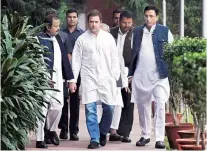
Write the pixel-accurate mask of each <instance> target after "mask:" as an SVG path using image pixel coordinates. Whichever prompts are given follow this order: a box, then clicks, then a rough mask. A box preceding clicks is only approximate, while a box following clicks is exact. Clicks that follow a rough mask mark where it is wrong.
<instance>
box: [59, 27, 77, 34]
mask: <svg viewBox="0 0 207 151" xmlns="http://www.w3.org/2000/svg"><path fill="white" fill-rule="evenodd" d="M63 31H66V32H68V33H74V32H76V31H78V32H80V33H81V29H80V28H79V27H77V26H76V28H75V30H74V31H73V32H70V31H69V30H68V28H65V29H63Z"/></svg>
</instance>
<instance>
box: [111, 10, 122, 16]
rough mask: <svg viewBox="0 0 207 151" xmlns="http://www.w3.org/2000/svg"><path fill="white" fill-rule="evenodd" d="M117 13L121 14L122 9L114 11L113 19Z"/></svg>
mask: <svg viewBox="0 0 207 151" xmlns="http://www.w3.org/2000/svg"><path fill="white" fill-rule="evenodd" d="M116 13H121V10H120V9H115V10H114V11H113V16H112V17H114V14H116Z"/></svg>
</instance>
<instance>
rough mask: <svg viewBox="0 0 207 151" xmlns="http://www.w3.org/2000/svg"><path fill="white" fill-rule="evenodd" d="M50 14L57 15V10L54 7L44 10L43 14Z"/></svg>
mask: <svg viewBox="0 0 207 151" xmlns="http://www.w3.org/2000/svg"><path fill="white" fill-rule="evenodd" d="M50 14H53V15H57V11H56V10H54V9H53V10H49V11H47V12H46V14H45V16H48V15H50Z"/></svg>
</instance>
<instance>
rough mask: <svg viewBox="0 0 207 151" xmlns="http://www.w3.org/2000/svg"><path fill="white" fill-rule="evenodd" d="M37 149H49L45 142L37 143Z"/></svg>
mask: <svg viewBox="0 0 207 151" xmlns="http://www.w3.org/2000/svg"><path fill="white" fill-rule="evenodd" d="M36 148H48V146H47V144H46V143H45V142H44V141H36Z"/></svg>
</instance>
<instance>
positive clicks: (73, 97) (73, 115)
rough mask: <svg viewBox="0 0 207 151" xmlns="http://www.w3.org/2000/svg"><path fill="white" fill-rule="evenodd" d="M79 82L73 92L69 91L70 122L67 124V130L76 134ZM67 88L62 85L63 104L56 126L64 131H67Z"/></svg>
mask: <svg viewBox="0 0 207 151" xmlns="http://www.w3.org/2000/svg"><path fill="white" fill-rule="evenodd" d="M79 86H80V85H79V84H77V90H76V92H75V93H70V94H69V95H70V98H69V102H70V124H69V131H70V135H71V134H78V132H79V127H78V125H79V111H80V98H79V94H78V91H79ZM66 90H68V89H67V88H66V87H64V105H63V109H62V115H61V118H60V122H59V124H58V128H59V129H61V130H64V131H67V132H68V108H69V106H68V105H69V104H68V101H67V99H68V97H66V96H67V92H66Z"/></svg>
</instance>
